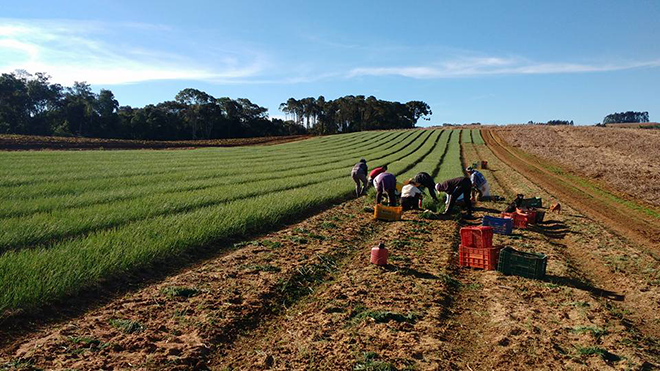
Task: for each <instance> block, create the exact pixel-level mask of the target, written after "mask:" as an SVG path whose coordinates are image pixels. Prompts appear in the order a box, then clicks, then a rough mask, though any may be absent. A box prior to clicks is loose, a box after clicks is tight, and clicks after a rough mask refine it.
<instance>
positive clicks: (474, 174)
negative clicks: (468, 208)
mask: <svg viewBox="0 0 660 371" xmlns="http://www.w3.org/2000/svg"><path fill="white" fill-rule="evenodd" d="M465 171H467V173H468V175H469V176H470V181H471V182H472V189H474V190H475V191H476V193H478V195H479V196H478V198H477V199H478V200H484V199H487V198H489V197H490V185H489V184H488V181H487V180H486V177H484V175H483V174H481V173H480V172H479V171H477V170H475V169H473V168H472V167H468V168H467V169H465Z"/></svg>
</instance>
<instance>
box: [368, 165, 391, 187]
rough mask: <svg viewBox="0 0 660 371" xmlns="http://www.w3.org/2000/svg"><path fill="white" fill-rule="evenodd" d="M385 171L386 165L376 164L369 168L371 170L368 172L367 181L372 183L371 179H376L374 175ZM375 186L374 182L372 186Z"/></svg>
mask: <svg viewBox="0 0 660 371" xmlns="http://www.w3.org/2000/svg"><path fill="white" fill-rule="evenodd" d="M386 171H387V165H383V166H378V167H377V168H375V169H373V170H371V172H370V173H369V183H373V181H374V180H376V177H377V176H378V175H380V174H381V173H384V172H386ZM375 186H376V184H375V183H374V187H375Z"/></svg>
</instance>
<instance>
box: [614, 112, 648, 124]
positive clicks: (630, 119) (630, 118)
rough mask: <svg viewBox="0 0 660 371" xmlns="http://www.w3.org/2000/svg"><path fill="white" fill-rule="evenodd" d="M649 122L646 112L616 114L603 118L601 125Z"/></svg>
mask: <svg viewBox="0 0 660 371" xmlns="http://www.w3.org/2000/svg"><path fill="white" fill-rule="evenodd" d="M635 122H649V113H648V112H635V111H627V112H616V113H612V114H609V115H607V116H605V118H604V119H603V124H617V123H635Z"/></svg>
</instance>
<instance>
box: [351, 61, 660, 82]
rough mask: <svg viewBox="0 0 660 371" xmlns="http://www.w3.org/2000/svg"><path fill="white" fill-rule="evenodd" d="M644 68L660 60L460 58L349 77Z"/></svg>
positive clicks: (366, 69) (364, 70)
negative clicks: (590, 61) (599, 61)
mask: <svg viewBox="0 0 660 371" xmlns="http://www.w3.org/2000/svg"><path fill="white" fill-rule="evenodd" d="M641 67H660V60H652V61H645V62H627V63H620V64H580V63H539V62H534V61H529V60H526V59H523V58H513V57H509V58H499V57H483V58H474V57H473V58H457V59H454V60H448V61H443V62H439V63H435V64H430V65H426V66H396V67H358V68H353V69H352V70H350V71H349V73H348V75H347V76H348V77H349V78H351V77H357V76H387V75H392V76H403V77H410V78H414V79H437V78H452V77H471V76H485V75H521V74H522V75H525V74H527V75H529V74H554V73H580V72H607V71H618V70H626V69H633V68H641Z"/></svg>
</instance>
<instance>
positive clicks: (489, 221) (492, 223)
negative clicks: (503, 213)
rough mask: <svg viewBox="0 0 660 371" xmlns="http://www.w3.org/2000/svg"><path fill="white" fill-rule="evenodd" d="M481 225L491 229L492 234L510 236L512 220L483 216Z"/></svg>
mask: <svg viewBox="0 0 660 371" xmlns="http://www.w3.org/2000/svg"><path fill="white" fill-rule="evenodd" d="M481 225H487V226H489V227H493V233H497V234H511V232H513V219H511V218H497V217H494V216H490V215H485V216H484V219H483V221H482V222H481Z"/></svg>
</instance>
